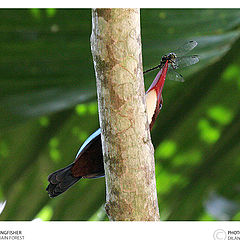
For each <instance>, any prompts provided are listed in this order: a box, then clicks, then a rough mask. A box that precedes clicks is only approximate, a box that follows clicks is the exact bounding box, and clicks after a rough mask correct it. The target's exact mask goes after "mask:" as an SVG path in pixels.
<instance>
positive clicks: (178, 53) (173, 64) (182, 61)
mask: <svg viewBox="0 0 240 240" xmlns="http://www.w3.org/2000/svg"><path fill="white" fill-rule="evenodd" d="M197 45H198V43H197V42H196V41H193V40H191V41H188V42H187V43H185V44H184V45H183V46H181V47H179V48H178V49H177V50H175V51H173V52H171V53H169V54H167V55H164V56H162V58H161V61H160V64H158V65H157V66H155V67H153V68H150V69H148V70H146V71H144V72H143V74H145V73H148V72H150V71H153V70H155V69H161V68H162V67H163V66H164V65H165V63H166V62H168V63H169V69H168V79H171V80H175V81H180V82H183V81H184V78H183V76H182V75H181V74H180V73H178V72H177V71H176V69H179V68H184V67H188V66H190V65H193V64H196V63H198V62H199V57H198V56H197V55H192V56H187V55H186V54H187V53H188V52H190V51H191V50H192V49H194V48H195V47H196V46H197Z"/></svg>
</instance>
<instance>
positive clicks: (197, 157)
mask: <svg viewBox="0 0 240 240" xmlns="http://www.w3.org/2000/svg"><path fill="white" fill-rule="evenodd" d="M201 158H202V154H201V152H200V151H199V150H198V149H192V150H190V151H189V152H182V153H179V154H177V155H176V156H175V157H174V158H173V159H172V160H171V164H172V165H173V166H176V167H179V166H182V165H191V166H192V165H196V164H197V163H199V162H200V161H201Z"/></svg>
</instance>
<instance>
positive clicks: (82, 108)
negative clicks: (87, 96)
mask: <svg viewBox="0 0 240 240" xmlns="http://www.w3.org/2000/svg"><path fill="white" fill-rule="evenodd" d="M75 111H76V113H77V115H79V116H82V115H85V114H86V113H87V105H86V104H78V105H77V106H76V107H75Z"/></svg>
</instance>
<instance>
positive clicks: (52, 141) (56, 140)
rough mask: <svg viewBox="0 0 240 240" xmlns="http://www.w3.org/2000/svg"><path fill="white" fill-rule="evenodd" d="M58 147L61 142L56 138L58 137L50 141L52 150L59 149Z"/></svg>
mask: <svg viewBox="0 0 240 240" xmlns="http://www.w3.org/2000/svg"><path fill="white" fill-rule="evenodd" d="M58 145H59V140H58V138H56V137H53V138H51V140H50V142H49V146H50V147H51V148H56V147H58Z"/></svg>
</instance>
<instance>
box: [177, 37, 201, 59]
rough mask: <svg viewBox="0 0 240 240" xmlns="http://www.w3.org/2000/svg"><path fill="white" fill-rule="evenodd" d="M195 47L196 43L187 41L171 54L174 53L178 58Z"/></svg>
mask: <svg viewBox="0 0 240 240" xmlns="http://www.w3.org/2000/svg"><path fill="white" fill-rule="evenodd" d="M197 45H198V43H197V42H196V41H189V42H187V43H185V44H184V45H183V46H181V47H179V48H178V49H176V51H173V52H174V53H176V55H177V56H178V57H179V56H183V55H185V54H187V53H188V52H189V51H191V50H192V49H194V48H195V47H196V46H197Z"/></svg>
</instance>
